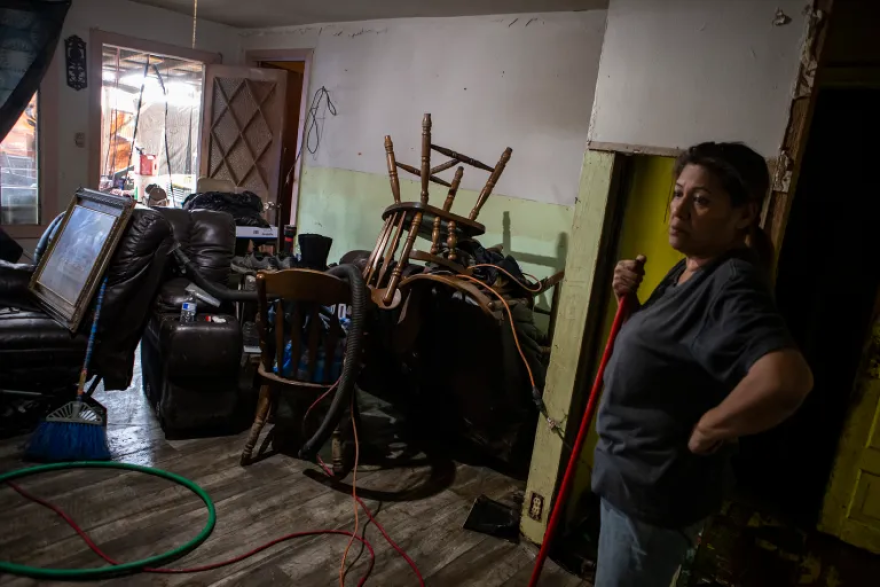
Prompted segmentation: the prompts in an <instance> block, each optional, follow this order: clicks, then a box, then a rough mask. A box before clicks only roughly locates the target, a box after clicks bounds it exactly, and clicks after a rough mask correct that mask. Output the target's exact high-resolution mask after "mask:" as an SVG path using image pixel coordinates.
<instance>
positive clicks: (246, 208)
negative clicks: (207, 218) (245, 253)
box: [183, 191, 269, 228]
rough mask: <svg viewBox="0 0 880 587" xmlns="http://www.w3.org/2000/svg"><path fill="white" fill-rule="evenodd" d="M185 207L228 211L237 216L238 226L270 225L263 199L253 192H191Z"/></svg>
mask: <svg viewBox="0 0 880 587" xmlns="http://www.w3.org/2000/svg"><path fill="white" fill-rule="evenodd" d="M183 209H184V210H214V211H216V212H228V213H229V214H231V215H232V217H233V218H235V225H236V226H258V227H260V228H267V227H268V226H269V223H268V222H266V219H265V218H263V200H261V199H260V196H258V195H257V194H255V193H253V192H247V191H246V192H242V193H240V194H234V193H229V192H204V193H201V194H190V195H189V196H187V197H186V199H185V200H184V201H183Z"/></svg>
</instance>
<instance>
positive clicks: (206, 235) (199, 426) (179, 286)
mask: <svg viewBox="0 0 880 587" xmlns="http://www.w3.org/2000/svg"><path fill="white" fill-rule="evenodd" d="M158 211H159V213H161V214H162V215H163V216H164V217H165V218H166V219H167V220H168V221H169V222H170V224H171V226H172V227H173V230H174V238H175V240H176V242H177V245H178V246H179V247H180V248H181V250H182V252H183V253H184V254H185V255H186V256H187V257H189V258H190V260H191V261H192V262H193V263H194V264H195V266H196V268H197V269H198V271H199V273H200V274H201V275H202V276H203V277H204V278H205V279H207V280H209V281H211V282H213V283H216V284H218V285H222V286H226V284H227V281H228V279H229V272H230V265H231V262H232V255H233V251H234V248H235V221H234V220H233V218H232V216H230V215H229V214H227V213H225V212H214V211H210V210H192V211H187V210H179V209H172V208H163V209H158ZM190 283H191V282H190V280H189V279H188V278H187V277H186V276H185V274H184V273H183V272H182V271H181V270H180V267H179V266H178V265H177V263H176V261H173V262H171V263H169V265H168V267H167V268H166V273H165V280H164V282H163V284H162V287H161V288H160V290H159V293H158V295H157V296H156V299H155V302H154V304H153V308H152V313H151V317H150V322H149V325H148V327H147V329H146V332H145V333H144V338H143V341H142V343H141V364H142V366H143V375H144V392H145V393H146V395H147V398H148V400H149V401H150V404H151V405H152V406H153V409H154V411H155V413H156V415H157V417H158V418H159V421H160V423H161V424H162V428H163V430H164V431H165V434H166V437H169V438H173V437H178V438H180V437H183V436H188V435H191V434H192V433H193V432H195V431H198V432H199V433H203V432H205V431H208V430H211V431H214V430H216V431H221V430H223V429H228V428H229V427H230V426H232V425H233V424H234V423H235V416H236V413H237V411H238V408H239V404H240V401H241V395H240V393H239V381H238V380H239V373H240V370H241V358H242V351H243V347H242V335H241V327H240V326H239V323H238V320H236V318H235V316H234V315H232V308H231V307H227V306H224V307H221V308H219V309H218V308H213V307H209V306H206V305H204V304H202V303H201V302H198V303H197V305H198V316H197V320H196V321H195V322H190V323H185V324H181V323H180V321H179V316H180V309H181V305H182V304H183V302H184V301H185V300H186V299H187V298H188V297H189V294H188V293H187V292H186V287H187V286H188V285H189V284H190ZM205 313H210V314H211V315H212V316H218V315H219V316H221V317H222V318H223V319H225V320H226V322H225V323H215V322H205V321H203V320H201V318H203V316H204V314H205Z"/></svg>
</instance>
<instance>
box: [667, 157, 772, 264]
mask: <svg viewBox="0 0 880 587" xmlns="http://www.w3.org/2000/svg"><path fill="white" fill-rule="evenodd" d="M756 212H757V210H755V206H754V205H751V204H749V205H745V206H740V207H738V208H737V207H734V206H732V205H731V202H730V195H729V194H728V193H727V191H725V190H724V188H723V187H722V186H721V182H720V181H718V178H716V177H715V176H714V175H713V174H712V173H711V172H710V171H709V170H708V169H706V168H705V167H702V166H700V165H686V166H685V168H684V169H682V171H681V174H680V175H679V176H678V179H677V180H676V181H675V191H674V192H673V195H672V202H671V203H670V210H669V244H670V245H671V246H672V248H673V249H675V250H676V251H679V252H681V253H684V254H685V255H687V256H689V257H691V256H693V257H703V258H711V257H714V256H717V255H719V254H722V253H724V252H726V251H728V250H729V249H731V248H734V247H737V246H740V245H741V244H742V242H743V239H744V237H745V234H746V231H747V229H748V227H749V226H751V224H752V222H753V221H754V218H755V213H756Z"/></svg>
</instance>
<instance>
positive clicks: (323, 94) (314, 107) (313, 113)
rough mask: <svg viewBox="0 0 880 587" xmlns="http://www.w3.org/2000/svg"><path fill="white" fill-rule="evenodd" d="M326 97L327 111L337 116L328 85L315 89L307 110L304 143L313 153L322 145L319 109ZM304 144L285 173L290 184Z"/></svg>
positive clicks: (285, 178)
mask: <svg viewBox="0 0 880 587" xmlns="http://www.w3.org/2000/svg"><path fill="white" fill-rule="evenodd" d="M322 98H325V99H326V101H327V111H328V112H330V114H332V115H333V116H336V105H335V104H334V103H333V101H332V100H331V99H330V92H329V90H327V88H326V87H324V86H321V87H320V88H318V89H317V90H316V91H315V95H314V96H312V103H311V106H309V109H308V110H307V111H306V121H308V127H307V128H306V131H305V133H303V134H304V138H303V144H305V147H306V149H308V151H309V153H311V154H312V155H314V154H316V153H317V152H318V147H320V146H321V126H320V125H319V124H318V110H319V109H320V107H321V99H322ZM320 120H324V117H321V119H320ZM312 131H314V132H315V146H314V147H312ZM302 151H303V145H300V146H299V151H297V153H296V158H295V159H294V160H293V164H292V165H291V166H290V169H288V170H287V173H285V174H284V181H285V182H287V183H288V184H289V183H290V182H291V178H292V176H293V171H294V169H296V163H297V161H299V158H300V155H302Z"/></svg>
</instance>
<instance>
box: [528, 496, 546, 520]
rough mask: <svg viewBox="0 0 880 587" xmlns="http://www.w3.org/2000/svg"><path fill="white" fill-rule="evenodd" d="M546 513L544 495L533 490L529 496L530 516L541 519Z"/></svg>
mask: <svg viewBox="0 0 880 587" xmlns="http://www.w3.org/2000/svg"><path fill="white" fill-rule="evenodd" d="M543 513H544V496H542V495H540V494H538V493H535V492H534V491H533V492H532V495H531V496H530V497H529V517H530V518H531V519H533V520H537V521H538V522H540V521H541V514H543Z"/></svg>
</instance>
